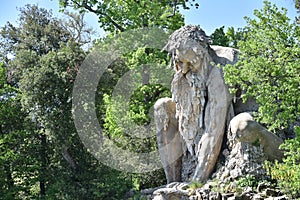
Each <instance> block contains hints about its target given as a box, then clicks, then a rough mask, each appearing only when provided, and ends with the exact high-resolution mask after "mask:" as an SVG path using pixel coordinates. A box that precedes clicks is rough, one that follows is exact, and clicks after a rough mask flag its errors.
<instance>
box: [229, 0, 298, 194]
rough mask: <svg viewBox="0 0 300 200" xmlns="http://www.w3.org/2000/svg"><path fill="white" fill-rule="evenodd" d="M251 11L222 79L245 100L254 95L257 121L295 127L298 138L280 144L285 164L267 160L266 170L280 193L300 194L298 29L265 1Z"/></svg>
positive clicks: (275, 126)
mask: <svg viewBox="0 0 300 200" xmlns="http://www.w3.org/2000/svg"><path fill="white" fill-rule="evenodd" d="M254 15H255V16H256V17H257V18H255V19H250V18H246V20H247V26H246V28H245V29H246V33H247V34H246V39H245V40H244V41H243V40H242V41H240V42H239V43H238V47H239V49H240V55H239V57H240V58H239V61H238V62H237V63H236V64H235V65H234V66H230V65H227V66H226V67H225V68H224V75H225V80H226V82H227V84H229V85H230V86H233V87H238V88H240V89H242V90H243V91H244V94H243V95H242V97H243V99H244V100H246V99H247V98H249V97H254V98H255V100H256V102H257V103H258V104H259V110H258V113H256V116H257V119H258V120H259V121H260V122H261V123H263V124H264V125H266V126H267V127H268V129H269V130H271V131H273V132H277V133H278V132H280V131H284V130H289V129H291V128H293V127H294V131H295V132H296V134H297V136H296V138H295V139H290V140H286V141H285V143H284V144H283V145H282V146H281V147H280V148H282V149H284V150H285V156H286V157H285V158H284V159H283V163H278V162H275V164H274V165H273V164H270V163H268V164H267V169H268V171H269V174H270V175H271V176H272V178H274V179H276V180H277V181H278V184H279V186H280V187H281V188H282V189H283V191H285V192H287V194H289V195H292V196H293V197H299V180H300V172H299V169H300V166H299V149H300V145H299V144H300V143H299V127H297V126H296V125H297V124H299V120H300V119H299V116H300V110H299V101H300V90H299V88H300V85H299V83H300V77H299V74H300V59H299V55H300V47H299V33H300V30H299V26H297V25H296V24H295V23H291V22H290V19H289V18H288V17H287V16H286V9H284V8H282V9H278V8H277V7H276V6H275V5H272V4H271V3H270V2H268V1H264V8H263V9H262V10H255V11H254ZM232 90H233V91H236V89H232ZM288 132H291V131H288ZM292 136H293V135H291V134H290V135H289V136H288V137H292Z"/></svg>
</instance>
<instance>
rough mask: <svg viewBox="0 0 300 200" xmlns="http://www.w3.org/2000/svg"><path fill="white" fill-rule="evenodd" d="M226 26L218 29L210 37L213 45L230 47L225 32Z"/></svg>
mask: <svg viewBox="0 0 300 200" xmlns="http://www.w3.org/2000/svg"><path fill="white" fill-rule="evenodd" d="M224 28H225V26H222V27H220V28H217V29H216V30H215V31H214V32H213V33H212V34H211V36H210V38H211V40H212V44H213V45H220V46H224V47H227V46H229V38H228V37H227V35H226V34H225V32H224Z"/></svg>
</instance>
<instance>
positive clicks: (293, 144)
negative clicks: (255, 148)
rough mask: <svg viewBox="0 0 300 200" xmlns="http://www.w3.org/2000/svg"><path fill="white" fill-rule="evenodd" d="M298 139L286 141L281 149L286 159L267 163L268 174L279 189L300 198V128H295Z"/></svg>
mask: <svg viewBox="0 0 300 200" xmlns="http://www.w3.org/2000/svg"><path fill="white" fill-rule="evenodd" d="M295 133H296V138H295V139H289V140H286V141H285V142H284V143H283V144H282V145H281V146H280V148H281V149H282V150H284V155H285V158H284V159H283V162H282V163H280V162H278V161H276V162H275V163H271V162H266V163H265V166H266V169H267V172H268V174H269V175H271V177H272V178H273V179H276V180H277V182H278V185H279V187H280V188H281V189H282V190H283V191H284V192H285V193H286V194H289V195H291V196H292V197H294V198H296V197H300V191H299V188H300V127H299V126H297V127H295Z"/></svg>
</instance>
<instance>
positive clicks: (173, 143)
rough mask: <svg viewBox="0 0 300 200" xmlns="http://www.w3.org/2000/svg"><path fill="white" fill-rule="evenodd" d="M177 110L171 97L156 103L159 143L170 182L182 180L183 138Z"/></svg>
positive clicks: (155, 114)
mask: <svg viewBox="0 0 300 200" xmlns="http://www.w3.org/2000/svg"><path fill="white" fill-rule="evenodd" d="M175 112H176V104H175V103H174V102H172V99H171V98H162V99H159V100H158V101H157V102H156V103H155V105H154V117H155V123H156V138H157V144H158V148H159V154H160V158H161V161H162V164H163V168H164V171H165V174H166V177H167V182H168V183H170V182H174V181H180V180H181V173H180V171H181V157H182V153H183V152H182V139H181V135H180V134H179V132H178V121H177V119H176V118H175Z"/></svg>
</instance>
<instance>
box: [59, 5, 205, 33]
mask: <svg viewBox="0 0 300 200" xmlns="http://www.w3.org/2000/svg"><path fill="white" fill-rule="evenodd" d="M59 2H60V5H61V7H62V8H65V7H66V6H71V7H73V8H75V9H80V10H81V11H82V12H84V11H88V12H92V13H95V14H96V15H98V17H99V23H100V27H102V28H103V29H104V30H105V31H108V32H110V33H114V32H119V31H125V30H129V29H136V28H141V27H153V26H156V27H160V28H163V29H167V30H175V29H177V28H179V27H181V26H182V25H183V16H182V15H181V14H180V13H179V9H180V8H183V9H189V8H190V7H192V6H195V7H196V8H198V7H199V4H198V3H195V5H194V4H193V3H194V2H193V1H186V0H179V1H169V0H154V1H149V0H141V1H135V0H129V1H125V2H124V1H122V0H109V1H82V0H60V1H59ZM188 4H189V5H188Z"/></svg>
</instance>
